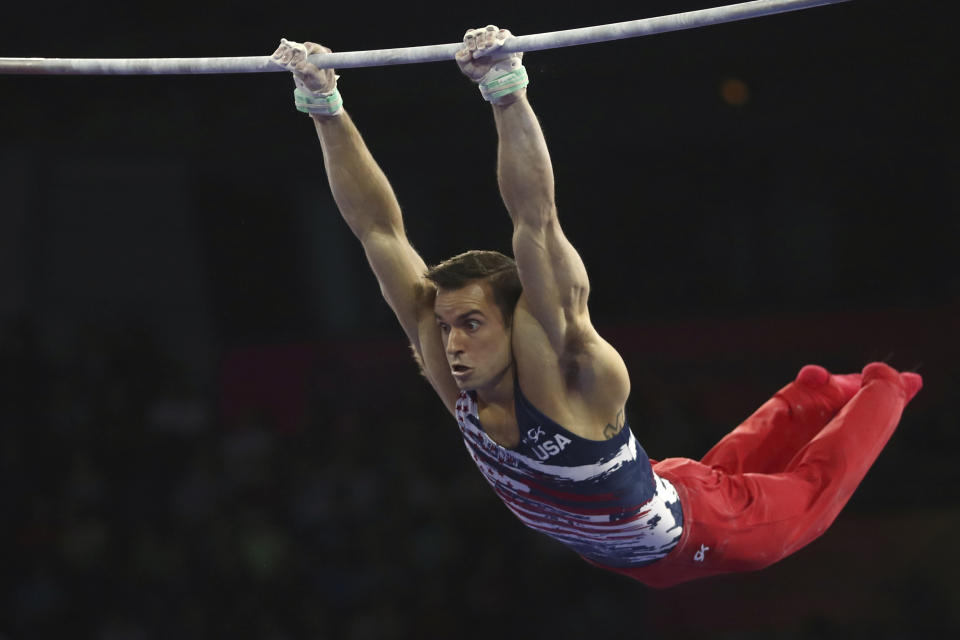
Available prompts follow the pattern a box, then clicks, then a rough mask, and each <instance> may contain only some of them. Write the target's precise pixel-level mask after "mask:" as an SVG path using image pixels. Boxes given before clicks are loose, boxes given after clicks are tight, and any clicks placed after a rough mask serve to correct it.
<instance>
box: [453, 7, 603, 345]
mask: <svg viewBox="0 0 960 640" xmlns="http://www.w3.org/2000/svg"><path fill="white" fill-rule="evenodd" d="M512 37H513V36H512V34H510V32H509V31H508V30H506V29H497V28H496V27H494V26H492V25H491V26H488V27H486V28H485V29H474V30H470V31H468V32H467V34H466V35H465V36H464V47H463V48H462V49H461V50H460V52H458V54H457V62H458V63H459V64H460V68H461V70H462V71H463V72H464V74H466V75H467V76H468V77H470V78H471V79H472V80H474V81H475V82H477V83H478V84H479V85H480V90H481V93H482V94H483V96H484V98H485V99H487V100H488V101H489V102H491V104H492V105H493V115H494V119H495V121H496V125H497V133H498V134H499V140H500V143H499V151H498V167H497V173H498V180H499V183H500V193H501V195H502V196H503V202H504V204H505V205H506V207H507V211H508V212H509V213H510V217H511V219H512V220H513V250H514V256H515V257H516V259H517V266H518V267H519V270H520V280H521V282H522V284H523V298H522V299H521V304H525V305H526V306H528V307H529V310H530V312H531V313H532V314H533V316H534V317H535V318H536V319H537V321H538V322H539V323H540V324H541V325H542V326H543V329H544V330H545V331H546V333H547V336H548V337H549V340H550V343H551V345H552V346H553V348H554V351H555V352H556V353H557V354H558V355H563V354H564V353H566V351H567V350H568V349H569V347H570V345H571V344H579V343H581V342H582V341H583V339H585V338H589V337H590V336H589V334H590V333H591V332H592V328H591V326H590V318H589V314H588V312H587V296H588V294H589V290H590V284H589V281H588V279H587V271H586V268H585V267H584V265H583V261H582V260H581V259H580V256H579V254H578V253H577V252H576V250H575V249H574V248H573V245H571V244H570V242H569V241H568V240H567V238H566V237H565V236H564V234H563V230H562V229H561V228H560V223H559V221H558V219H557V209H556V204H555V201H554V186H553V166H552V165H551V163H550V154H549V153H548V151H547V143H546V141H545V140H544V137H543V131H542V130H541V128H540V123H539V122H538V121H537V117H536V115H534V113H533V109H532V108H531V106H530V103H529V101H528V100H527V96H526V88H525V87H526V78H527V76H526V70H525V69H524V68H523V66H522V64H520V60H521V57H522V55H523V54H498V53H497V50H498V49H499V47H500V46H501V45H502V44H503V43H504V42H506V40H507V39H509V38H512Z"/></svg>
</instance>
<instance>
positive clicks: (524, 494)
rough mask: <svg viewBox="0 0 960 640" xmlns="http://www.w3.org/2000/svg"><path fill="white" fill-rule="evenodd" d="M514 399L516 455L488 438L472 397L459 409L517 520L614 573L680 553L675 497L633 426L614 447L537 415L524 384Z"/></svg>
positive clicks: (474, 453)
mask: <svg viewBox="0 0 960 640" xmlns="http://www.w3.org/2000/svg"><path fill="white" fill-rule="evenodd" d="M514 395H515V405H516V415H517V423H518V425H519V427H520V436H521V438H520V443H519V444H518V445H517V446H516V447H514V448H511V449H508V448H506V447H502V446H500V445H499V444H497V443H496V442H494V441H493V440H492V439H491V438H490V437H489V436H488V435H487V434H486V433H485V432H484V430H483V427H482V426H481V424H480V419H479V417H478V410H477V402H476V398H475V396H474V395H473V394H472V393H469V392H466V391H464V392H461V394H460V397H459V399H458V400H457V405H456V416H457V423H458V424H459V426H460V431H461V433H462V434H463V441H464V444H465V445H466V447H467V451H468V452H469V453H470V457H471V458H473V461H474V462H475V463H476V464H477V467H478V468H479V469H480V471H481V473H483V475H484V477H485V478H486V479H487V482H489V483H490V486H492V487H493V490H494V491H496V492H497V495H499V496H500V498H501V499H502V500H503V502H504V504H506V505H507V508H509V509H510V511H512V512H513V513H514V515H516V516H517V517H518V518H520V520H521V521H522V522H523V523H524V524H525V525H527V526H528V527H530V528H532V529H534V530H536V531H540V532H541V533H544V534H546V535H548V536H550V537H551V538H554V539H556V540H558V541H560V542H562V543H563V544H565V545H567V546H569V547H570V548H572V549H573V550H574V551H576V552H577V553H579V554H580V555H581V556H583V557H585V558H587V559H589V560H592V561H594V562H597V563H599V564H602V565H606V566H610V567H639V566H644V565H647V564H650V563H652V562H654V561H656V560H659V559H660V558H662V557H664V556H665V555H667V553H669V552H670V550H671V549H673V548H674V547H675V546H676V544H677V543H678V542H679V540H680V534H681V533H682V531H683V515H682V512H681V510H680V501H679V498H678V497H677V492H676V490H675V489H674V488H673V485H671V484H670V482H669V481H667V480H666V479H664V478H661V477H659V476H657V475H655V474H654V473H653V470H652V469H651V467H650V460H649V458H648V457H647V454H646V452H645V451H644V450H643V447H641V446H640V444H639V443H638V442H637V440H636V438H634V436H633V432H632V431H631V430H630V427H629V425H624V428H623V429H621V431H620V433H618V434H617V435H616V436H614V437H613V438H612V439H610V440H600V441H597V440H588V439H586V438H581V437H580V436H577V435H575V434H573V433H571V432H570V431H568V430H567V429H565V428H563V427H562V426H560V425H559V424H557V423H556V422H554V421H553V420H551V419H550V418H548V417H547V416H545V415H544V414H543V413H541V412H540V411H539V410H537V408H536V407H534V406H533V405H532V404H530V402H529V401H528V400H527V399H526V398H525V397H524V395H523V393H522V392H521V391H520V387H519V385H515V394H514Z"/></svg>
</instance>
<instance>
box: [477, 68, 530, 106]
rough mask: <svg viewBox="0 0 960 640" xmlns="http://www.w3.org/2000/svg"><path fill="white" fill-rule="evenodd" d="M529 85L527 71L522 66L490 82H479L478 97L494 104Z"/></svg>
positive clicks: (485, 80)
mask: <svg viewBox="0 0 960 640" xmlns="http://www.w3.org/2000/svg"><path fill="white" fill-rule="evenodd" d="M528 84H530V79H529V77H528V76H527V69H526V67H524V66H523V65H522V64H521V65H518V66H517V67H515V68H514V69H511V70H510V71H508V72H507V73H505V74H503V75H500V76H497V77H495V78H493V79H491V80H487V79H486V78H484V79H483V80H482V81H481V82H480V95H482V96H483V99H484V100H486V101H487V102H491V103H494V104H496V103H497V101H499V100H500V98H502V97H504V96H506V95H510V94H511V93H514V92H515V91H519V90H520V89H524V88H526V86H527V85H528Z"/></svg>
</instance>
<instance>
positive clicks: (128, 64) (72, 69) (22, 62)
mask: <svg viewBox="0 0 960 640" xmlns="http://www.w3.org/2000/svg"><path fill="white" fill-rule="evenodd" d="M849 1H850V0H754V1H753V2H741V3H739V4H732V5H726V6H722V7H714V8H711V9H700V10H697V11H687V12H685V13H675V14H672V15H667V16H659V17H656V18H645V19H642V20H630V21H627V22H617V23H613V24H605V25H599V26H595V27H582V28H579V29H567V30H565V31H551V32H549V33H535V34H531V35H525V36H518V37H517V38H515V39H513V40H511V41H510V42H508V43H507V44H505V45H504V46H503V49H502V50H503V51H505V52H514V51H542V50H544V49H556V48H559V47H572V46H576V45H581V44H593V43H597V42H609V41H612V40H623V39H626V38H636V37H639V36H648V35H654V34H657V33H666V32H669V31H680V30H683V29H695V28H697V27H707V26H710V25H714V24H722V23H725V22H735V21H737V20H747V19H750V18H759V17H761V16H767V15H772V14H776V13H786V12H788V11H798V10H800V9H808V8H811V7H818V6H822V5H828V4H839V3H841V2H849ZM459 48H460V43H459V42H454V43H450V44H434V45H427V46H421V47H400V48H397V49H375V50H370V51H344V52H338V53H324V54H316V55H312V56H310V61H311V62H313V63H314V64H316V65H317V66H318V67H321V68H329V67H335V68H337V69H350V68H356V67H380V66H387V65H395V64H414V63H420V62H439V61H442V60H452V59H453V57H454V54H455V52H456V51H457V49H459ZM270 71H285V69H283V68H281V67H279V66H277V65H275V64H273V63H272V62H270V56H242V57H232V58H226V57H225V58H0V74H32V75H155V74H156V75H167V74H169V75H174V74H191V75H192V74H205V73H217V74H219V73H263V72H270Z"/></svg>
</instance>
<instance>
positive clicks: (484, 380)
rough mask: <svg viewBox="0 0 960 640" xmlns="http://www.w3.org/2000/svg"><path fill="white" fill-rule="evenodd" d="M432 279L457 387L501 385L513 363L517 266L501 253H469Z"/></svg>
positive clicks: (430, 272)
mask: <svg viewBox="0 0 960 640" xmlns="http://www.w3.org/2000/svg"><path fill="white" fill-rule="evenodd" d="M426 278H427V279H428V280H430V281H431V282H433V283H434V284H435V285H436V287H437V294H436V297H435V299H434V304H433V310H434V314H435V315H436V321H437V325H438V326H439V327H440V335H441V337H442V339H443V345H444V349H445V351H446V355H447V361H448V362H449V363H450V370H451V372H452V373H453V377H454V379H455V380H456V381H457V385H458V386H459V387H460V388H461V389H480V388H483V387H486V386H489V385H495V384H496V383H497V382H499V381H500V379H502V377H503V374H504V373H505V372H506V371H507V370H508V369H509V368H510V366H511V365H512V363H513V355H512V350H511V347H510V337H511V327H512V323H513V313H514V309H515V308H516V306H517V301H518V300H519V299H520V293H521V292H522V287H521V285H520V276H519V274H518V272H517V263H516V262H515V261H514V260H513V259H512V258H510V257H508V256H505V255H503V254H502V253H498V252H496V251H476V250H474V251H467V252H466V253H461V254H460V255H458V256H454V257H452V258H450V259H449V260H445V261H443V262H441V263H440V264H438V265H436V266H434V267H431V268H430V269H429V270H428V271H427V273H426Z"/></svg>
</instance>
